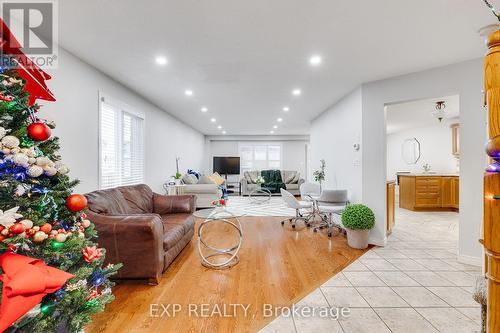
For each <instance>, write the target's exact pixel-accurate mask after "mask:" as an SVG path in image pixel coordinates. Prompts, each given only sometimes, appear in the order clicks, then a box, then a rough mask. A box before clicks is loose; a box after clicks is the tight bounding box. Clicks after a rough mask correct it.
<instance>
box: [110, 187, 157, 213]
mask: <svg viewBox="0 0 500 333" xmlns="http://www.w3.org/2000/svg"><path fill="white" fill-rule="evenodd" d="M118 189H119V190H120V192H122V194H123V197H124V198H125V200H126V201H127V204H128V206H129V210H128V212H127V213H128V214H146V213H152V212H153V191H152V190H151V189H150V188H149V186H147V185H144V184H141V185H132V186H122V187H118Z"/></svg>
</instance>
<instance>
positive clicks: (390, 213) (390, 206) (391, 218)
mask: <svg viewBox="0 0 500 333" xmlns="http://www.w3.org/2000/svg"><path fill="white" fill-rule="evenodd" d="M395 224H396V182H395V181H390V182H387V234H388V235H389V234H391V233H392V229H393V228H394V225H395Z"/></svg>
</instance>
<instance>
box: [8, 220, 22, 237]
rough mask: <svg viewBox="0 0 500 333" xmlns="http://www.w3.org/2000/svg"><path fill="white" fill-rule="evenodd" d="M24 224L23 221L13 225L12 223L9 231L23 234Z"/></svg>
mask: <svg viewBox="0 0 500 333" xmlns="http://www.w3.org/2000/svg"><path fill="white" fill-rule="evenodd" d="M24 229H25V228H24V225H23V224H21V223H14V224H13V225H11V226H10V227H9V232H11V233H13V234H15V235H19V234H22V233H23V232H24Z"/></svg>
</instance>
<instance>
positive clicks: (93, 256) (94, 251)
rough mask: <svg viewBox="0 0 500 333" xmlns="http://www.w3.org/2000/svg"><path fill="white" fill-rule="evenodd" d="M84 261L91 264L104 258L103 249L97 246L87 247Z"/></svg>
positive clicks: (84, 252)
mask: <svg viewBox="0 0 500 333" xmlns="http://www.w3.org/2000/svg"><path fill="white" fill-rule="evenodd" d="M82 254H83V259H85V261H86V262H88V263H91V262H92V261H94V260H97V259H99V258H100V257H101V256H102V249H100V248H98V247H96V246H85V248H84V249H83V251H82Z"/></svg>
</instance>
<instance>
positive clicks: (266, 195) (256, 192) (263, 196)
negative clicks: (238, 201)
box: [248, 187, 271, 204]
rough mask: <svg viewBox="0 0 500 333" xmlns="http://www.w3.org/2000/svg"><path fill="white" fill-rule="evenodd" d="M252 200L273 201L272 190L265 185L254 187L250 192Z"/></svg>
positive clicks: (249, 195) (257, 201) (258, 202)
mask: <svg viewBox="0 0 500 333" xmlns="http://www.w3.org/2000/svg"><path fill="white" fill-rule="evenodd" d="M248 197H249V198H250V202H252V203H256V204H261V203H265V202H269V201H271V191H270V190H269V189H268V188H265V187H257V188H255V189H253V190H252V191H251V192H250V193H249V194H248Z"/></svg>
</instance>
